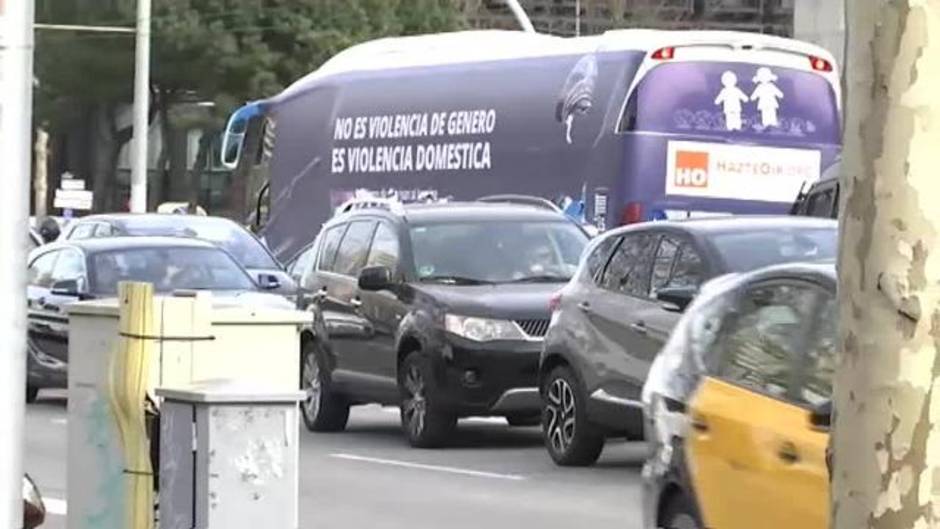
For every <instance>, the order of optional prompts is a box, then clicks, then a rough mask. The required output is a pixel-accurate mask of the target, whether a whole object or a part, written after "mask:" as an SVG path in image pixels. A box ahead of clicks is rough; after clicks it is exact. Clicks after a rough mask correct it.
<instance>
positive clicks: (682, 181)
mask: <svg viewBox="0 0 940 529" xmlns="http://www.w3.org/2000/svg"><path fill="white" fill-rule="evenodd" d="M674 183H675V185H676V187H697V188H704V187H708V153H707V152H692V151H678V152H676V176H675V182H674Z"/></svg>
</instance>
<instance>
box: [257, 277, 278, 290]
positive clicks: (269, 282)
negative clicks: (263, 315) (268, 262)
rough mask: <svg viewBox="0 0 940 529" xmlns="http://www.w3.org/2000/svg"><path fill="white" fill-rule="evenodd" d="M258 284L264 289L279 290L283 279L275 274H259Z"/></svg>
mask: <svg viewBox="0 0 940 529" xmlns="http://www.w3.org/2000/svg"><path fill="white" fill-rule="evenodd" d="M258 286H259V287H261V289H262V290H277V289H279V288H281V280H280V279H278V277H277V276H276V275H274V274H258Z"/></svg>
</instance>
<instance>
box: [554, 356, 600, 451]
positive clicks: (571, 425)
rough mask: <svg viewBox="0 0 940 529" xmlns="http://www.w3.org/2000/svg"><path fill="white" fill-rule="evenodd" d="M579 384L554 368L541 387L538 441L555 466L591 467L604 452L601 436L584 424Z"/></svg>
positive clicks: (561, 369) (569, 373)
mask: <svg viewBox="0 0 940 529" xmlns="http://www.w3.org/2000/svg"><path fill="white" fill-rule="evenodd" d="M586 401H587V399H586V397H585V392H584V390H583V389H582V386H581V382H580V380H579V379H578V378H577V377H576V376H575V375H574V372H572V371H571V369H570V368H568V367H566V366H560V367H557V368H555V369H554V370H553V371H552V372H551V373H550V374H549V376H548V378H547V379H546V380H545V383H544V384H543V386H542V407H543V410H542V438H543V439H544V441H545V448H546V449H547V450H548V454H549V455H550V456H551V457H552V460H553V461H555V463H556V464H557V465H559V466H566V467H583V466H590V465H593V464H594V463H595V462H596V461H597V458H598V457H600V455H601V452H602V451H603V450H604V435H603V432H601V431H600V430H599V429H598V428H597V427H596V426H594V425H592V424H591V423H590V422H588V420H587V402H586Z"/></svg>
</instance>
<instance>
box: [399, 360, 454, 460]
mask: <svg viewBox="0 0 940 529" xmlns="http://www.w3.org/2000/svg"><path fill="white" fill-rule="evenodd" d="M430 380H431V370H430V366H429V364H428V360H427V358H425V357H424V356H423V355H421V353H418V352H415V353H411V354H410V355H408V356H407V357H406V358H405V360H404V361H403V362H402V364H401V366H400V367H399V373H398V389H399V392H400V393H401V408H400V409H401V427H402V430H404V432H405V436H406V437H407V438H408V442H409V443H410V444H411V446H414V447H416V448H435V447H438V446H441V445H443V444H444V443H445V442H447V439H448V438H449V437H450V435H451V433H453V431H454V428H455V427H456V426H457V416H456V415H454V414H453V413H449V412H447V411H446V410H442V409H441V408H440V406H439V405H438V404H437V403H436V402H435V399H434V394H433V391H431V387H430V385H429V382H430Z"/></svg>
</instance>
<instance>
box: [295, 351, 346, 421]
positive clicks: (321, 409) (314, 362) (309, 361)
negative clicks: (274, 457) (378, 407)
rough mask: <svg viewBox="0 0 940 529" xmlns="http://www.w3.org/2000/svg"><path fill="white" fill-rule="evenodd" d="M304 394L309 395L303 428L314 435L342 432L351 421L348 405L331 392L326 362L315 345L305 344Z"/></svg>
mask: <svg viewBox="0 0 940 529" xmlns="http://www.w3.org/2000/svg"><path fill="white" fill-rule="evenodd" d="M302 362H303V363H302V364H301V368H300V371H301V374H300V378H301V380H300V384H301V390H303V392H304V393H305V394H306V396H305V398H304V401H303V403H302V405H301V407H300V411H301V414H302V415H303V418H304V426H306V427H307V429H308V430H310V431H311V432H339V431H342V430H344V429H345V428H346V423H347V422H348V421H349V401H347V400H346V398H345V397H344V396H342V395H339V394H337V393H336V392H334V391H332V389H331V387H330V380H329V377H328V376H327V374H326V371H325V369H324V358H323V354H322V352H321V351H320V349H319V347H318V346H317V345H316V343H315V342H313V341H309V342H307V343H305V344H304V348H303V357H302Z"/></svg>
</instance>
